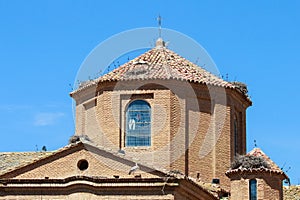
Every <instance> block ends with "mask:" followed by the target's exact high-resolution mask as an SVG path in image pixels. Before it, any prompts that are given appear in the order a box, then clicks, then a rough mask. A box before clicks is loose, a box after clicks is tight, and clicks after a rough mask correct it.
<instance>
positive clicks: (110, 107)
mask: <svg viewBox="0 0 300 200" xmlns="http://www.w3.org/2000/svg"><path fill="white" fill-rule="evenodd" d="M86 90H87V91H86ZM86 90H83V91H81V92H79V93H78V94H76V95H74V96H73V98H74V99H75V100H76V105H77V106H76V134H86V135H88V136H89V137H90V139H91V140H92V141H95V142H96V143H97V144H99V145H101V146H105V147H109V148H111V149H114V150H115V151H117V150H118V149H123V150H125V152H126V154H128V155H131V156H132V157H133V158H135V161H136V162H144V163H148V164H150V165H151V166H156V167H157V168H158V169H159V168H161V169H165V170H179V171H180V172H182V173H184V174H186V175H189V176H190V177H194V178H196V177H197V176H198V177H199V178H200V179H201V180H202V181H205V182H211V180H212V179H213V178H219V179H220V182H221V185H222V186H224V188H227V189H229V187H230V182H229V179H228V178H227V177H226V176H225V172H226V171H227V170H228V169H229V167H230V163H231V162H232V160H233V158H234V155H235V152H234V151H235V147H234V145H235V144H234V133H233V120H234V118H237V121H238V134H239V137H238V140H239V141H238V144H239V146H238V152H237V153H239V154H245V151H246V119H245V115H246V109H247V107H248V106H249V105H250V104H249V102H248V101H247V100H246V99H245V97H244V96H243V95H241V94H240V93H238V92H237V91H234V90H230V89H224V88H218V87H209V88H208V87H207V86H205V85H202V84H190V83H187V82H182V81H172V80H168V81H167V80H166V81H136V82H120V83H117V82H104V83H99V84H98V86H97V87H92V88H88V89H86ZM135 99H143V100H145V101H147V102H148V103H149V104H150V106H151V118H152V122H151V123H152V124H151V126H152V129H151V146H150V147H126V145H125V134H126V133H125V131H124V130H125V112H126V107H127V105H128V104H129V103H130V102H131V101H134V100H135Z"/></svg>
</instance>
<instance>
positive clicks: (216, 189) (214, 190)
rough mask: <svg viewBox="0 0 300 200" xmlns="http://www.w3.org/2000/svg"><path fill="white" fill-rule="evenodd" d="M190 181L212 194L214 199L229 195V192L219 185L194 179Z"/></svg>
mask: <svg viewBox="0 0 300 200" xmlns="http://www.w3.org/2000/svg"><path fill="white" fill-rule="evenodd" d="M189 179H190V180H191V181H193V182H194V183H195V184H197V185H198V186H199V187H201V188H203V190H206V191H207V192H209V193H211V194H212V195H213V196H214V197H220V196H223V195H224V194H229V191H226V190H225V189H223V188H222V187H221V186H220V185H219V184H212V183H206V182H203V181H201V180H197V179H194V178H189Z"/></svg>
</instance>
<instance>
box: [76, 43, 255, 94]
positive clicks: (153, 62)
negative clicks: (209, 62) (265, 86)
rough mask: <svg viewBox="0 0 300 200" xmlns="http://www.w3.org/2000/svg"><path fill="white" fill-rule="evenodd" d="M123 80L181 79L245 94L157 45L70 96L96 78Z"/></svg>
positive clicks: (94, 83) (237, 86) (236, 87)
mask: <svg viewBox="0 0 300 200" xmlns="http://www.w3.org/2000/svg"><path fill="white" fill-rule="evenodd" d="M126 80H181V81H189V82H196V83H202V84H206V85H213V86H220V87H224V88H231V89H237V90H238V91H239V92H241V93H243V94H244V95H246V94H245V93H244V91H242V90H240V86H239V85H236V84H234V83H231V82H228V81H225V80H223V79H221V78H219V77H218V76H216V75H214V74H212V73H210V72H208V71H207V70H205V69H203V68H202V67H200V66H198V65H196V64H194V63H192V62H191V61H189V60H187V59H185V58H183V57H181V56H180V55H178V54H177V53H175V52H174V51H172V50H170V49H168V48H166V47H165V46H156V47H155V48H152V49H151V50H149V51H147V52H146V53H144V54H142V55H140V56H138V57H136V58H135V59H133V60H131V61H129V62H127V63H125V64H123V65H121V66H120V67H118V68H116V69H115V70H113V71H111V72H109V73H107V74H105V75H103V76H101V77H99V78H97V79H95V80H91V81H88V82H85V83H84V84H82V85H81V86H80V87H79V89H77V90H75V91H73V92H72V93H71V96H72V94H74V93H76V92H78V91H81V90H83V89H85V88H88V87H91V86H93V85H96V84H98V83H99V82H105V81H126ZM246 96H247V95H246ZM247 98H248V97H247ZM248 100H250V99H248Z"/></svg>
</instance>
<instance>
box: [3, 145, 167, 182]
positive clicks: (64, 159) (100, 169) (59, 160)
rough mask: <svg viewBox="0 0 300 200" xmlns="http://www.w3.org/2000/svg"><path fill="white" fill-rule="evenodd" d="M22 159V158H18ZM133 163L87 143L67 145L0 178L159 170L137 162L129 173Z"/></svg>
mask: <svg viewBox="0 0 300 200" xmlns="http://www.w3.org/2000/svg"><path fill="white" fill-rule="evenodd" d="M20 159H22V158H20ZM135 165H136V163H135V162H134V161H133V160H129V159H127V158H126V157H125V156H124V155H123V154H118V153H117V152H116V153H112V152H109V151H107V150H104V149H101V148H98V147H96V146H93V145H91V144H87V143H82V142H79V143H76V144H71V145H68V146H66V147H64V148H62V149H59V150H57V151H55V152H53V153H49V154H48V155H45V156H44V157H42V158H39V159H36V160H34V161H31V162H30V163H26V164H23V165H22V166H16V167H15V168H14V169H11V170H10V171H7V172H5V173H4V174H2V175H0V178H17V179H23V178H24V179H32V178H35V179H44V178H46V179H62V178H67V177H72V176H88V177H98V178H133V177H143V178H156V177H162V176H164V173H163V172H160V171H158V170H155V169H151V168H149V167H147V166H145V165H142V164H139V163H138V167H139V169H138V170H136V171H134V172H133V173H131V174H129V171H130V169H131V168H132V167H134V166H135Z"/></svg>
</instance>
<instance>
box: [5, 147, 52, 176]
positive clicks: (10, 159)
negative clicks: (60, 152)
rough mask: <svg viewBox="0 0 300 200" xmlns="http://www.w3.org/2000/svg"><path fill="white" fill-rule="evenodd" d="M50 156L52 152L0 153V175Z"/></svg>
mask: <svg viewBox="0 0 300 200" xmlns="http://www.w3.org/2000/svg"><path fill="white" fill-rule="evenodd" d="M51 154H53V152H2V153H0V175H2V174H4V173H6V172H9V171H12V170H14V169H17V168H19V167H22V166H25V165H27V164H30V163H32V162H34V161H37V160H39V159H41V158H44V157H47V156H49V155H51Z"/></svg>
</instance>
